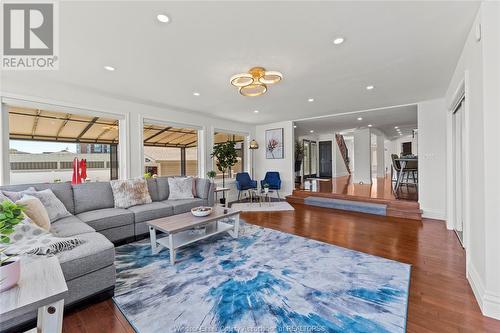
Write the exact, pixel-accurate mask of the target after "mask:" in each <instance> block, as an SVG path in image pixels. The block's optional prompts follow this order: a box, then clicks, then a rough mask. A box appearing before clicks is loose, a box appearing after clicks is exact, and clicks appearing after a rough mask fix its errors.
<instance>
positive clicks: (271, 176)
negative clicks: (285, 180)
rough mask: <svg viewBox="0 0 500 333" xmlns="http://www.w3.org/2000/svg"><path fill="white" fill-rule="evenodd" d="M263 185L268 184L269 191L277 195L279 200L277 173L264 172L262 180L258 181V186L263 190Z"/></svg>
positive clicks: (279, 182) (278, 177)
mask: <svg viewBox="0 0 500 333" xmlns="http://www.w3.org/2000/svg"><path fill="white" fill-rule="evenodd" d="M264 184H268V185H269V189H270V190H275V191H276V194H277V195H278V199H279V198H280V192H279V190H281V179H280V173H279V172H276V171H268V172H266V176H265V177H264V180H261V181H260V186H261V187H262V188H264Z"/></svg>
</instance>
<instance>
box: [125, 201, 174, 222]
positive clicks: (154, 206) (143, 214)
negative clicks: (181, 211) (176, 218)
mask: <svg viewBox="0 0 500 333" xmlns="http://www.w3.org/2000/svg"><path fill="white" fill-rule="evenodd" d="M127 210H129V211H131V212H133V213H134V216H135V223H139V222H144V221H149V220H154V219H159V218H160V217H166V216H170V215H172V214H173V213H174V209H173V207H172V206H170V205H166V204H164V203H161V202H153V203H150V204H145V205H139V206H133V207H129V208H127Z"/></svg>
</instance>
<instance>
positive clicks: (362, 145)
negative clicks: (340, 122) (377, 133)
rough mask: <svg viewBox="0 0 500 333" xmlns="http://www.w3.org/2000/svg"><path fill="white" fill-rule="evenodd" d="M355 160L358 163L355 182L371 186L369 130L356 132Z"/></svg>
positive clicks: (354, 177)
mask: <svg viewBox="0 0 500 333" xmlns="http://www.w3.org/2000/svg"><path fill="white" fill-rule="evenodd" d="M354 160H355V161H356V171H355V172H354V176H353V182H354V183H360V182H362V183H364V184H371V182H372V157H371V133H370V129H368V128H365V129H360V130H357V131H355V132H354Z"/></svg>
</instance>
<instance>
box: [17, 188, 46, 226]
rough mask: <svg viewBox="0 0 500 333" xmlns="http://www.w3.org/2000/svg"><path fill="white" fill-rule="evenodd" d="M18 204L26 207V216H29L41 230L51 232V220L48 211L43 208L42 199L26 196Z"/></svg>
mask: <svg viewBox="0 0 500 333" xmlns="http://www.w3.org/2000/svg"><path fill="white" fill-rule="evenodd" d="M16 204H19V205H23V206H24V214H26V216H28V217H29V218H30V219H31V221H33V223H35V224H36V225H37V226H39V227H40V228H42V229H44V230H46V231H49V229H50V218H49V214H48V213H47V210H46V209H45V207H44V206H43V204H42V202H41V201H40V199H38V198H35V197H34V196H32V195H29V194H25V195H23V197H22V198H21V200H17V201H16Z"/></svg>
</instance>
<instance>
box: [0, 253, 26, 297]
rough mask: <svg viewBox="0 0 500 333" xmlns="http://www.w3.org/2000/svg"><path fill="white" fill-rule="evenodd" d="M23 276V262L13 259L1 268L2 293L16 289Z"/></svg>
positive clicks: (0, 289) (0, 282)
mask: <svg viewBox="0 0 500 333" xmlns="http://www.w3.org/2000/svg"><path fill="white" fill-rule="evenodd" d="M20 275H21V261H20V260H19V258H11V259H9V260H7V261H6V262H4V263H3V264H2V266H0V291H4V290H7V289H10V288H12V287H14V286H15V285H16V284H17V282H18V281H19V277H20Z"/></svg>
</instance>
